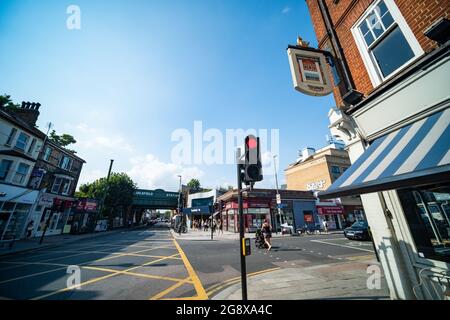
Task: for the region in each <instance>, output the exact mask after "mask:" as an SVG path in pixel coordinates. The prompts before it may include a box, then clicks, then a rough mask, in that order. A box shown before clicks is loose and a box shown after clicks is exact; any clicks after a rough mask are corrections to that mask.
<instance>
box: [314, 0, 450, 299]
mask: <svg viewBox="0 0 450 320" xmlns="http://www.w3.org/2000/svg"><path fill="white" fill-rule="evenodd" d="M306 3H307V5H308V8H309V11H310V14H311V17H312V22H313V24H314V29H315V32H316V36H317V40H318V43H319V48H320V49H322V50H324V51H329V52H330V53H331V55H332V56H333V57H334V59H333V60H334V62H335V64H336V69H337V70H336V71H337V76H335V77H333V85H334V90H333V93H334V97H335V100H336V108H333V109H332V110H330V113H329V120H330V126H329V128H330V131H331V132H332V134H333V135H334V136H336V137H338V138H339V139H341V140H343V141H345V143H346V150H347V151H348V153H349V157H350V160H351V162H352V166H351V167H350V168H348V169H347V170H346V172H345V173H344V174H343V175H342V176H341V177H340V178H339V179H337V180H336V181H335V182H334V183H333V184H332V185H331V186H330V187H329V188H328V189H327V190H326V191H324V192H320V193H319V197H320V198H321V199H322V198H327V197H328V198H336V197H343V196H349V195H361V200H362V203H363V206H364V209H365V213H366V217H367V220H368V223H369V225H370V227H371V230H372V233H373V239H374V242H375V245H376V248H377V251H378V256H379V259H380V262H381V265H382V266H383V269H384V272H385V275H386V280H387V283H388V286H389V289H390V294H391V298H392V299H448V296H449V294H450V289H449V287H448V285H447V286H445V285H442V283H444V282H446V283H447V284H448V279H449V278H450V275H449V274H450V264H449V263H450V207H449V205H448V201H449V200H450V185H449V181H450V146H449V141H450V109H449V107H450V98H449V97H450V86H449V85H448V83H449V82H448V75H449V74H450V54H449V45H450V42H449V38H450V23H449V20H448V15H449V12H450V4H449V2H448V0H415V1H406V0H306Z"/></svg>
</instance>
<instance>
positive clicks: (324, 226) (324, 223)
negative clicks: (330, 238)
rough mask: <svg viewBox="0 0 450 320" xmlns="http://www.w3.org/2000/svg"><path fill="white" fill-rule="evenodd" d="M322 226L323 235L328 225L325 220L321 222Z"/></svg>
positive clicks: (326, 231)
mask: <svg viewBox="0 0 450 320" xmlns="http://www.w3.org/2000/svg"><path fill="white" fill-rule="evenodd" d="M322 226H323V231H324V232H325V233H328V223H327V220H325V219H323V220H322Z"/></svg>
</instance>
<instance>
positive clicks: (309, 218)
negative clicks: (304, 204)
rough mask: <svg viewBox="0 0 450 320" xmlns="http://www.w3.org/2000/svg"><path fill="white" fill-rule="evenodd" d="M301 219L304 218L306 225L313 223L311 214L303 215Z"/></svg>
mask: <svg viewBox="0 0 450 320" xmlns="http://www.w3.org/2000/svg"><path fill="white" fill-rule="evenodd" d="M303 217H304V218H305V222H306V223H313V222H314V219H313V215H312V214H305V215H304V216H303Z"/></svg>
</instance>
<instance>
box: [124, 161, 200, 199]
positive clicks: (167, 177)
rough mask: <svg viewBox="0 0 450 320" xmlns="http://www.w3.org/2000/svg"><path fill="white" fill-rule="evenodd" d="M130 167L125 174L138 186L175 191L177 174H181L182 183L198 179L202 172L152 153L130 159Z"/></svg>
mask: <svg viewBox="0 0 450 320" xmlns="http://www.w3.org/2000/svg"><path fill="white" fill-rule="evenodd" d="M130 162H131V165H132V167H131V169H130V170H128V171H127V174H128V175H129V176H130V177H131V178H132V179H133V180H134V181H135V182H136V183H137V184H138V187H139V188H143V189H155V188H162V189H165V190H168V191H176V190H178V188H179V178H178V175H181V176H182V182H183V184H186V183H187V182H188V181H189V180H191V179H193V178H196V179H200V178H201V177H203V176H204V172H203V171H202V170H200V169H199V168H197V167H183V166H181V165H178V164H174V163H167V162H163V161H161V160H159V159H158V158H157V157H155V156H154V155H152V154H147V155H145V156H140V157H134V158H132V159H130Z"/></svg>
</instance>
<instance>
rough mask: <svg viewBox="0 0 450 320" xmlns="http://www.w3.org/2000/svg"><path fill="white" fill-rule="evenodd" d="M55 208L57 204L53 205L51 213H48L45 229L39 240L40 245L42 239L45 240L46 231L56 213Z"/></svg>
mask: <svg viewBox="0 0 450 320" xmlns="http://www.w3.org/2000/svg"><path fill="white" fill-rule="evenodd" d="M54 208H55V205H52V207H51V209H50V214H49V215H48V218H47V220H46V221H45V226H44V230H43V231H42V235H41V239H40V240H39V245H41V244H42V241H44V237H45V233H46V232H47V229H48V225H49V224H50V220H51V219H52V217H53V214H54V213H55V210H54ZM44 214H45V213H44Z"/></svg>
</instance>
